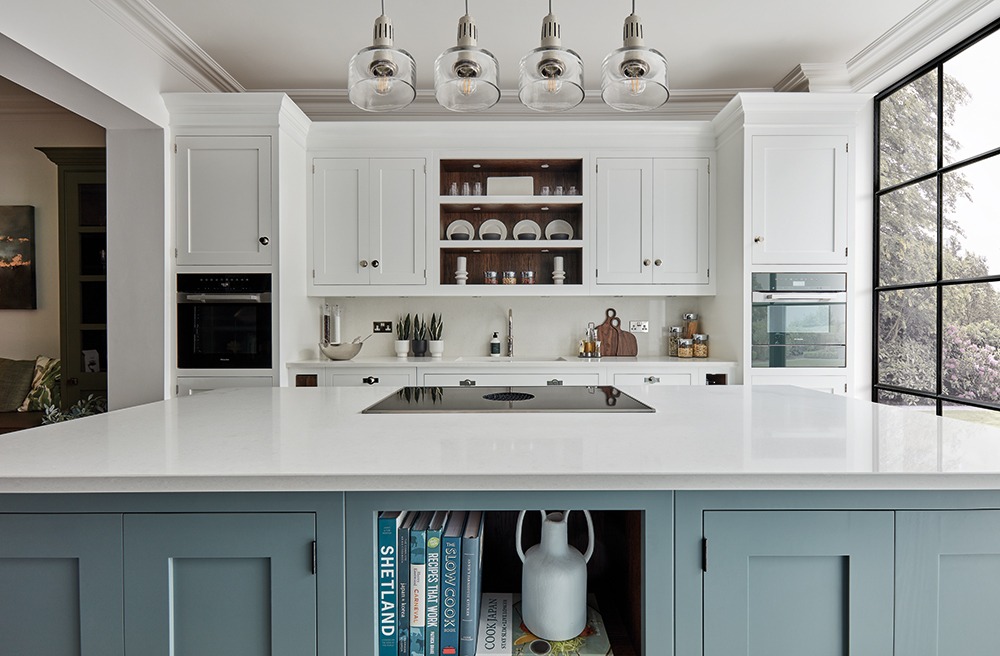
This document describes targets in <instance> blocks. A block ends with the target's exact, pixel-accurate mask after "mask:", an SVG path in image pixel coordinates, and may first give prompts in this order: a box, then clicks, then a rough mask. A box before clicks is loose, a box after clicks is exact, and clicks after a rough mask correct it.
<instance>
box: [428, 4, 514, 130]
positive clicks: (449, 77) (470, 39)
mask: <svg viewBox="0 0 1000 656" xmlns="http://www.w3.org/2000/svg"><path fill="white" fill-rule="evenodd" d="M478 38H479V30H478V28H477V27H476V21H475V20H473V18H472V16H470V15H469V2H468V0H466V2H465V15H464V16H462V17H461V18H460V19H459V20H458V45H457V46H455V47H454V48H448V49H447V50H445V51H444V52H442V53H441V55H440V56H439V57H438V58H437V61H435V62H434V96H435V97H436V98H437V101H438V103H440V104H441V106H442V107H444V108H445V109H450V110H451V111H453V112H478V111H482V110H484V109H489V108H490V107H492V106H493V105H495V104H497V101H499V100H500V86H499V85H498V83H497V77H498V76H499V74H500V66H499V64H497V58H496V57H494V56H493V53H491V52H490V51H489V50H484V49H482V48H479V47H477V46H476V42H477V39H478Z"/></svg>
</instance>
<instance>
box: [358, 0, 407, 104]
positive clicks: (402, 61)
mask: <svg viewBox="0 0 1000 656" xmlns="http://www.w3.org/2000/svg"><path fill="white" fill-rule="evenodd" d="M373 32H374V34H373V39H372V45H371V46H370V47H368V48H364V49H362V50H360V51H359V52H358V54H356V55H354V56H353V57H351V63H350V66H349V68H348V71H347V97H348V98H350V100H351V103H352V104H353V105H354V106H355V107H357V108H359V109H363V110H365V111H366V112H391V111H394V110H397V109H402V108H403V107H406V106H407V105H409V104H410V103H411V102H413V99H414V98H415V97H416V95H417V89H416V86H417V65H416V63H414V61H413V57H411V56H410V53H408V52H406V51H405V50H401V49H399V48H394V47H393V44H392V32H393V30H392V21H391V20H389V17H388V16H386V15H385V0H382V15H381V16H379V17H378V18H376V19H375V28H374V30H373Z"/></svg>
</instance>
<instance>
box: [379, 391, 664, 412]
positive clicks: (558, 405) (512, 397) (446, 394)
mask: <svg viewBox="0 0 1000 656" xmlns="http://www.w3.org/2000/svg"><path fill="white" fill-rule="evenodd" d="M362 412H363V413H364V414H379V413H411V412H431V413H433V412H656V411H655V410H654V409H653V408H651V407H650V406H648V405H646V404H645V403H643V402H641V401H639V400H637V399H635V398H633V397H631V396H629V395H628V394H625V393H624V392H622V391H621V390H620V389H618V388H617V387H612V386H610V385H603V386H577V385H568V386H561V385H551V386H545V387H529V386H514V387H404V388H402V389H400V390H398V391H396V392H393V393H392V394H390V395H389V396H387V397H385V398H384V399H382V400H381V401H379V402H378V403H375V404H374V405H372V406H370V407H368V408H366V409H365V410H363V411H362Z"/></svg>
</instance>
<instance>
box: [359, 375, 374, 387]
mask: <svg viewBox="0 0 1000 656" xmlns="http://www.w3.org/2000/svg"><path fill="white" fill-rule="evenodd" d="M361 382H362V383H364V384H365V385H377V384H378V378H377V377H376V376H365V377H364V378H362V379H361Z"/></svg>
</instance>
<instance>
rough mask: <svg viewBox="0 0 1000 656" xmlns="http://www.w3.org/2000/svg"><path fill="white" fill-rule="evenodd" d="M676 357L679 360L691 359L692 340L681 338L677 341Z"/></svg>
mask: <svg viewBox="0 0 1000 656" xmlns="http://www.w3.org/2000/svg"><path fill="white" fill-rule="evenodd" d="M677 357H679V358H693V357H694V340H693V339H687V338H684V337H681V338H680V339H678V340H677Z"/></svg>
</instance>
